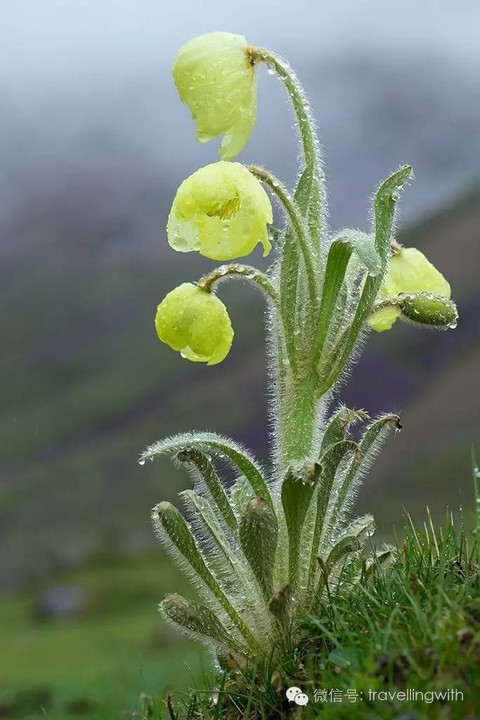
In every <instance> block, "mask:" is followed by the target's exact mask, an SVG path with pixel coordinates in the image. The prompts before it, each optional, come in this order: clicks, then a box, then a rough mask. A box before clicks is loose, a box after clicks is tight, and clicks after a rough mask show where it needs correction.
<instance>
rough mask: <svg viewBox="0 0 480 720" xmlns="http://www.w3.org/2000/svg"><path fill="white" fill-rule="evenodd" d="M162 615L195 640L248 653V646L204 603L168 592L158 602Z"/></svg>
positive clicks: (224, 648)
mask: <svg viewBox="0 0 480 720" xmlns="http://www.w3.org/2000/svg"><path fill="white" fill-rule="evenodd" d="M160 611H161V612H162V615H163V616H164V617H165V619H166V620H168V621H169V622H170V623H172V624H174V625H175V626H176V627H178V629H180V630H181V631H183V632H184V633H185V634H186V635H188V636H189V637H193V638H194V639H195V640H200V641H201V642H206V643H207V644H212V643H213V644H214V645H215V646H217V647H218V646H219V649H220V650H223V651H225V650H227V651H229V650H230V649H234V650H236V651H238V652H240V653H243V654H247V655H248V652H249V651H248V647H247V646H246V645H244V644H243V643H242V642H241V641H240V640H239V639H238V638H236V637H235V636H234V633H233V632H232V629H228V630H227V629H226V628H225V627H224V626H223V625H222V623H221V622H220V620H219V619H218V618H217V616H216V615H215V613H213V612H212V611H211V610H210V609H209V608H207V607H205V605H201V604H200V603H198V602H194V601H193V600H187V599H186V598H184V597H182V596H181V595H177V594H174V593H172V594H168V595H166V596H165V597H164V599H163V600H162V602H161V603H160Z"/></svg>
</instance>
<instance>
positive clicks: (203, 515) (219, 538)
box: [180, 490, 238, 574]
mask: <svg viewBox="0 0 480 720" xmlns="http://www.w3.org/2000/svg"><path fill="white" fill-rule="evenodd" d="M180 497H181V498H183V500H184V501H185V504H186V506H187V508H188V509H189V510H193V511H194V512H195V515H196V517H197V518H198V519H199V520H200V522H201V523H202V526H203V528H204V529H205V530H206V531H207V534H208V535H209V536H210V537H211V538H212V540H213V541H214V543H215V545H216V546H217V548H218V550H219V551H220V553H221V554H222V556H223V557H224V559H225V560H226V561H227V563H228V565H229V566H230V569H231V570H232V571H233V572H234V573H235V574H236V573H237V569H238V564H237V559H236V558H235V556H234V555H233V553H232V551H231V548H230V545H229V542H228V540H227V538H226V537H225V534H224V532H223V530H222V528H221V526H220V523H219V522H218V520H217V518H216V516H215V513H214V511H213V508H212V506H211V505H210V504H209V503H208V502H207V500H205V498H202V497H201V496H200V495H198V493H196V492H194V491H193V490H184V491H183V492H182V493H180Z"/></svg>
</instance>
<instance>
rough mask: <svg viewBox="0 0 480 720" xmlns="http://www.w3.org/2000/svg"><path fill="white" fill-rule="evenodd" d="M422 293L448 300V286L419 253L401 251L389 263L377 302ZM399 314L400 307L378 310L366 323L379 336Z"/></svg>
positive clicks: (411, 250)
mask: <svg viewBox="0 0 480 720" xmlns="http://www.w3.org/2000/svg"><path fill="white" fill-rule="evenodd" d="M422 292H428V293H432V294H433V295H439V296H440V297H444V298H450V285H449V283H448V282H447V281H446V280H445V278H444V277H443V275H442V273H441V272H439V271H438V270H437V269H436V268H435V267H434V266H433V265H432V263H431V262H429V261H428V260H427V258H426V257H425V255H424V254H423V253H422V252H420V250H417V248H401V249H400V251H399V252H398V253H397V254H396V255H393V257H392V258H391V259H390V263H389V266H388V270H387V273H386V275H385V278H384V280H383V283H382V287H381V289H380V293H379V295H378V299H379V300H381V299H382V298H394V297H397V296H398V295H401V294H403V293H422ZM401 314H402V311H401V309H400V304H399V305H398V306H397V307H395V306H392V307H387V308H382V309H381V310H378V311H377V312H376V313H374V315H373V316H372V317H371V318H370V321H369V322H370V325H371V327H372V328H373V329H374V330H376V331H377V332H383V331H384V330H390V328H391V327H392V326H393V324H394V323H395V321H396V320H397V319H398V318H399V317H400V316H401Z"/></svg>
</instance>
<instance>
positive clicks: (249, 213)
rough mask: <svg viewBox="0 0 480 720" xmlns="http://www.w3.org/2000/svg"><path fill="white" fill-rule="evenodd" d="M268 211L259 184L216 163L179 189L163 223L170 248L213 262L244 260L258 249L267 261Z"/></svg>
mask: <svg viewBox="0 0 480 720" xmlns="http://www.w3.org/2000/svg"><path fill="white" fill-rule="evenodd" d="M272 220H273V216H272V206H271V203H270V200H269V198H268V195H267V194H266V192H265V190H264V189H263V187H262V185H261V184H260V182H259V181H258V180H257V178H255V177H254V176H253V175H252V174H251V173H250V172H249V171H248V170H247V169H246V168H245V167H244V166H243V165H241V164H240V163H236V162H235V163H234V162H226V161H223V160H221V161H219V162H216V163H212V164H211V165H206V166H205V167H203V168H200V169H199V170H197V171H196V172H194V173H193V175H190V177H188V178H187V179H186V180H184V181H183V183H182V184H181V185H180V187H179V189H178V191H177V194H176V196H175V199H174V201H173V205H172V209H171V211H170V215H169V218H168V223H167V237H168V242H169V244H170V246H171V247H172V248H173V249H174V250H177V251H179V252H191V251H195V250H196V251H198V252H199V253H200V255H204V256H205V257H207V258H211V259H212V260H233V259H234V258H239V257H244V256H245V255H249V254H250V253H251V252H252V250H253V249H254V248H255V246H256V245H257V244H258V243H262V245H263V250H264V252H263V254H264V256H265V255H268V253H269V252H270V250H271V244H270V241H269V239H268V228H267V224H268V223H271V222H272Z"/></svg>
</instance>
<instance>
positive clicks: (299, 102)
mask: <svg viewBox="0 0 480 720" xmlns="http://www.w3.org/2000/svg"><path fill="white" fill-rule="evenodd" d="M250 57H251V60H252V62H253V63H258V62H264V63H266V65H267V66H268V67H269V68H271V69H272V70H273V71H274V72H275V74H276V75H278V77H279V78H280V80H281V81H282V82H283V84H284V85H285V88H286V90H287V92H288V94H289V96H290V99H291V101H292V105H293V109H294V110H295V114H296V116H297V119H298V127H299V131H300V135H301V138H302V148H303V156H304V159H305V164H306V165H311V166H312V167H315V169H316V171H317V174H318V173H319V168H318V156H317V147H318V142H317V137H316V134H315V130H314V122H313V118H312V117H311V116H310V112H309V110H308V103H307V100H306V98H305V96H304V94H303V90H302V87H301V85H300V83H299V82H298V80H297V78H296V76H295V73H294V72H293V70H292V68H291V67H290V65H289V64H288V63H287V62H286V61H285V60H283V58H281V57H279V56H278V55H276V54H275V53H272V52H270V51H269V50H266V49H265V48H256V47H252V48H250Z"/></svg>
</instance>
